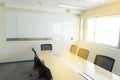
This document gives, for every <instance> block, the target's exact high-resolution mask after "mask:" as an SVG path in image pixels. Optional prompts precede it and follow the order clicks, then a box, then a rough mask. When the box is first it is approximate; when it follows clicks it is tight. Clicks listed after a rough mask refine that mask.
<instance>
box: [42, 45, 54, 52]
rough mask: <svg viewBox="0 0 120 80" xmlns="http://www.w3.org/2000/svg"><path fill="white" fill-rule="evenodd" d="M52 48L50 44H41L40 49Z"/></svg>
mask: <svg viewBox="0 0 120 80" xmlns="http://www.w3.org/2000/svg"><path fill="white" fill-rule="evenodd" d="M43 50H52V44H41V51H43Z"/></svg>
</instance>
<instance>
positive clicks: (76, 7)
mask: <svg viewBox="0 0 120 80" xmlns="http://www.w3.org/2000/svg"><path fill="white" fill-rule="evenodd" d="M57 6H58V7H63V8H69V9H82V8H83V7H80V6H73V5H68V4H62V3H59V4H57Z"/></svg>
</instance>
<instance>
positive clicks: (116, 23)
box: [84, 15, 120, 47]
mask: <svg viewBox="0 0 120 80" xmlns="http://www.w3.org/2000/svg"><path fill="white" fill-rule="evenodd" d="M85 23H86V30H84V31H85V34H86V35H85V36H84V39H85V41H89V42H93V43H98V44H103V45H107V46H112V47H119V31H120V16H118V15H114V16H104V17H94V18H87V19H86V21H85Z"/></svg>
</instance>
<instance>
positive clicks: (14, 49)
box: [0, 6, 78, 63]
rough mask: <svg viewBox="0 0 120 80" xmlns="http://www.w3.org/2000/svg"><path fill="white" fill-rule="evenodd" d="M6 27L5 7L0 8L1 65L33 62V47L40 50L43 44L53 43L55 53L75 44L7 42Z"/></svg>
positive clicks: (60, 42)
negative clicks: (15, 62)
mask: <svg viewBox="0 0 120 80" xmlns="http://www.w3.org/2000/svg"><path fill="white" fill-rule="evenodd" d="M6 25H7V24H6V20H5V7H4V6H0V63H2V62H11V61H21V60H31V59H33V54H32V51H31V47H37V49H40V44H41V43H52V44H53V50H54V52H55V51H56V50H60V49H63V48H64V49H69V46H70V44H71V43H72V42H74V41H71V40H46V41H44V40H41V41H6V38H7V34H6V33H7V32H6ZM75 27H78V26H75ZM76 34H77V33H76Z"/></svg>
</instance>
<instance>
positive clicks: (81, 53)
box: [77, 48, 89, 59]
mask: <svg viewBox="0 0 120 80" xmlns="http://www.w3.org/2000/svg"><path fill="white" fill-rule="evenodd" d="M88 55H89V51H88V50H87V49H83V48H80V49H79V51H78V53H77V56H79V57H82V58H84V59H87V58H88Z"/></svg>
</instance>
